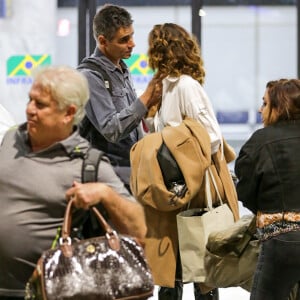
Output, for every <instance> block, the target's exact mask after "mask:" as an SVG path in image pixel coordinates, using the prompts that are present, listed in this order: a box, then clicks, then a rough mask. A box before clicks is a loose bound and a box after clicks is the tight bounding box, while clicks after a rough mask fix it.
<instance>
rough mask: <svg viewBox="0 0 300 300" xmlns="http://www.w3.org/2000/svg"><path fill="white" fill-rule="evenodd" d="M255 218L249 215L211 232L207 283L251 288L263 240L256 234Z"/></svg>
mask: <svg viewBox="0 0 300 300" xmlns="http://www.w3.org/2000/svg"><path fill="white" fill-rule="evenodd" d="M255 233H256V218H255V216H253V215H246V216H243V217H242V218H241V219H239V220H238V221H237V222H235V223H234V224H233V225H232V226H230V227H228V228H226V229H223V230H216V231H214V232H212V233H211V234H210V235H209V237H208V241H207V244H206V251H205V259H204V264H205V269H206V280H205V282H206V284H208V285H209V286H212V287H219V288H227V287H234V286H241V287H242V288H244V289H245V290H247V291H250V290H251V286H252V279H253V275H254V272H255V269H256V263H257V259H258V254H259V251H260V242H259V240H258V239H257V237H256V236H255Z"/></svg>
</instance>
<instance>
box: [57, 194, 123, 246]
mask: <svg viewBox="0 0 300 300" xmlns="http://www.w3.org/2000/svg"><path fill="white" fill-rule="evenodd" d="M74 201H75V200H74V199H71V200H70V201H69V202H68V203H67V207H66V210H65V215H64V221H63V225H62V233H61V238H60V240H59V243H60V245H66V244H67V245H71V244H72V239H71V237H70V232H71V224H72V207H73V205H74ZM90 209H91V210H92V211H93V213H94V214H95V215H96V218H97V220H98V221H99V223H100V225H101V227H102V228H103V229H104V231H105V237H106V239H107V241H108V244H109V246H110V248H111V249H112V250H115V251H118V250H119V249H120V240H119V237H118V234H117V232H116V231H115V230H113V229H112V227H111V226H110V225H109V224H108V223H107V222H106V220H105V219H104V217H103V216H102V214H101V213H100V211H99V210H98V209H97V208H96V207H95V206H92V207H91V208H90Z"/></svg>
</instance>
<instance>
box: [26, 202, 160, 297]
mask: <svg viewBox="0 0 300 300" xmlns="http://www.w3.org/2000/svg"><path fill="white" fill-rule="evenodd" d="M72 202H73V201H72V200H71V201H70V202H69V203H68V205H67V208H66V211H65V217H64V223H63V228H62V234H61V238H60V242H59V246H58V247H57V248H56V249H51V250H47V251H45V252H43V254H42V256H41V258H40V259H39V261H38V263H37V266H36V269H35V270H34V272H33V274H32V276H31V278H30V279H29V281H28V283H27V286H26V296H25V299H35V300H37V299H43V300H46V299H47V300H54V299H57V300H58V299H59V300H64V299H68V300H72V299H73V300H74V299H76V300H80V299H82V300H83V299H84V300H92V299H105V300H110V299H148V298H149V297H150V296H152V295H153V289H154V284H153V279H152V275H151V272H150V270H149V267H148V264H147V262H146V260H145V256H144V251H143V248H142V246H141V245H140V244H139V242H138V241H137V240H136V239H135V238H133V237H130V236H126V235H120V234H117V233H116V232H115V231H114V230H113V229H112V228H111V227H110V225H109V224H108V223H107V222H106V221H105V219H104V218H103V216H102V215H101V213H100V212H99V211H98V210H97V209H96V208H95V207H93V208H91V210H92V211H93V212H94V214H95V215H96V217H97V219H98V221H99V223H100V224H101V226H102V227H103V229H104V230H105V232H106V234H105V236H100V237H94V238H89V239H86V240H79V241H77V242H73V241H72V240H71V238H70V230H71V221H72V220H71V215H72V214H71V209H72Z"/></svg>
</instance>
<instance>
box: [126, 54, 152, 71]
mask: <svg viewBox="0 0 300 300" xmlns="http://www.w3.org/2000/svg"><path fill="white" fill-rule="evenodd" d="M125 62H126V64H127V66H128V67H129V71H130V73H131V75H153V70H152V69H151V68H150V67H149V65H148V56H147V55H146V54H132V55H131V57H130V58H128V59H126V60H125Z"/></svg>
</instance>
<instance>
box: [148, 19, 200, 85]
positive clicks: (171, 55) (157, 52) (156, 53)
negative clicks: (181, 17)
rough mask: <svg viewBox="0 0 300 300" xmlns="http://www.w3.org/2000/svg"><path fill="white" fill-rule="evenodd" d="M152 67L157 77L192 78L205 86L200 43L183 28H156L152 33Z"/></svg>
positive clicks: (150, 54)
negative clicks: (184, 76) (187, 76)
mask: <svg viewBox="0 0 300 300" xmlns="http://www.w3.org/2000/svg"><path fill="white" fill-rule="evenodd" d="M148 43H149V49H148V56H149V66H150V68H151V69H153V70H154V71H157V74H156V76H160V77H164V76H167V75H170V76H173V77H179V76H180V75H182V74H186V75H190V76H191V77H192V78H194V79H195V80H197V81H198V82H199V83H200V84H203V83H204V78H205V70H204V67H203V60H202V57H201V51H200V47H199V44H198V42H197V39H196V38H195V36H193V35H191V34H189V33H188V32H187V31H186V30H185V29H184V28H183V27H181V26H179V25H177V24H173V23H165V24H157V25H154V27H153V29H152V30H151V31H150V33H149V37H148Z"/></svg>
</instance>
